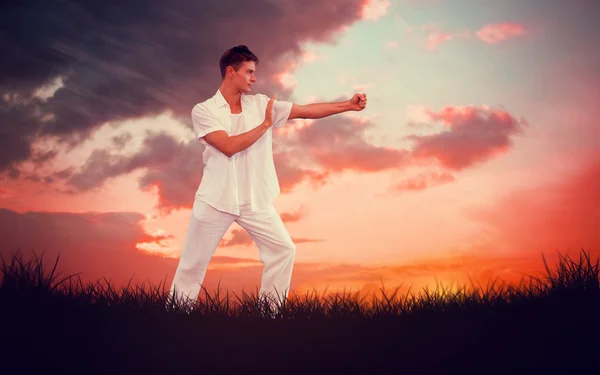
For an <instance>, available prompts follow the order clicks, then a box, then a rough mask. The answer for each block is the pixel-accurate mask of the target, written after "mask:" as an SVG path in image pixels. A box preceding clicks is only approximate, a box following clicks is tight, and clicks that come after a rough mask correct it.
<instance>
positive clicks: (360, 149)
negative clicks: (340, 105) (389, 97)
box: [285, 116, 408, 173]
mask: <svg viewBox="0 0 600 375" xmlns="http://www.w3.org/2000/svg"><path fill="white" fill-rule="evenodd" d="M373 125H374V123H373V122H371V121H369V120H359V119H357V118H354V117H349V116H334V117H328V118H324V119H319V120H318V121H314V122H312V123H310V125H308V126H304V127H302V128H300V129H298V130H296V131H294V132H293V133H292V134H291V135H290V136H289V138H288V139H286V141H285V143H286V145H287V147H288V148H291V149H292V150H293V149H296V150H302V151H301V152H298V153H296V155H298V156H295V157H296V158H297V159H304V160H305V162H308V163H311V164H313V165H315V166H318V167H319V168H320V169H322V170H323V171H327V172H328V173H339V172H343V171H346V170H352V171H359V172H378V171H382V170H386V169H391V168H395V167H398V166H400V164H401V163H402V162H403V161H404V160H405V158H406V157H407V154H408V152H407V151H406V150H398V149H393V148H389V147H383V146H377V145H374V144H372V143H370V142H369V141H367V140H366V135H365V130H367V129H368V128H370V127H372V126H373ZM290 154H291V153H290Z"/></svg>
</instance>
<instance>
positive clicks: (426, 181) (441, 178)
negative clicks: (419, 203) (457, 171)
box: [390, 172, 456, 191]
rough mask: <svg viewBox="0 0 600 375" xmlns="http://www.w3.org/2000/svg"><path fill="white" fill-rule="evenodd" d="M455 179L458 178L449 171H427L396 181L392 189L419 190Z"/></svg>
mask: <svg viewBox="0 0 600 375" xmlns="http://www.w3.org/2000/svg"><path fill="white" fill-rule="evenodd" d="M455 180H456V178H455V177H454V176H453V175H452V174H451V173H449V172H426V173H421V174H419V175H417V176H414V177H409V178H405V179H403V180H402V181H400V182H397V183H395V184H394V185H393V186H392V187H391V188H390V190H394V191H419V190H425V189H426V188H430V187H434V186H438V185H442V184H446V183H449V182H452V181H455Z"/></svg>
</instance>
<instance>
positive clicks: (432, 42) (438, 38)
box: [426, 30, 471, 51]
mask: <svg viewBox="0 0 600 375" xmlns="http://www.w3.org/2000/svg"><path fill="white" fill-rule="evenodd" d="M470 35H471V32H470V31H469V30H462V31H457V32H453V33H448V32H442V31H434V32H431V33H429V35H427V41H426V47H427V49H429V50H430V51H433V50H435V49H436V48H437V47H439V45H440V44H442V43H444V42H446V41H449V40H452V39H458V38H467V37H469V36H470Z"/></svg>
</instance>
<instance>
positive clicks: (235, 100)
mask: <svg viewBox="0 0 600 375" xmlns="http://www.w3.org/2000/svg"><path fill="white" fill-rule="evenodd" d="M219 90H220V91H221V95H223V98H225V101H226V102H227V104H229V107H230V108H240V100H241V95H242V93H241V92H239V91H237V90H236V89H234V88H233V87H231V86H229V85H226V84H225V83H223V84H221V87H219Z"/></svg>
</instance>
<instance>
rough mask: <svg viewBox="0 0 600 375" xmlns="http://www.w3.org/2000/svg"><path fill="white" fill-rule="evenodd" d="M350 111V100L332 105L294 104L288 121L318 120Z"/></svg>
mask: <svg viewBox="0 0 600 375" xmlns="http://www.w3.org/2000/svg"><path fill="white" fill-rule="evenodd" d="M350 110H352V104H351V103H350V100H345V101H343V102H333V103H312V104H304V105H300V104H294V105H292V111H291V112H290V117H289V118H290V120H291V119H295V118H310V119H318V118H323V117H327V116H331V115H335V114H338V113H342V112H346V111H350Z"/></svg>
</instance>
